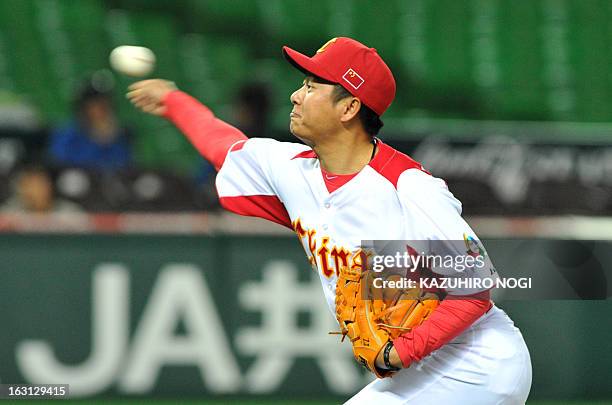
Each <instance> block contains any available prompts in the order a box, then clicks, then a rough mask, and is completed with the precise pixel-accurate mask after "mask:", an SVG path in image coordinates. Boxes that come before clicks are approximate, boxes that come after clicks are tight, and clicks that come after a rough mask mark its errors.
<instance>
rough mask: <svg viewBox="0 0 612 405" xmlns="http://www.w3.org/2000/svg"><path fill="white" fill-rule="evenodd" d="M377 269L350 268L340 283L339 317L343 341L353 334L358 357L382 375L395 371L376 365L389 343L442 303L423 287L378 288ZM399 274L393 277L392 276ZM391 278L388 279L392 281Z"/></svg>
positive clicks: (373, 370)
mask: <svg viewBox="0 0 612 405" xmlns="http://www.w3.org/2000/svg"><path fill="white" fill-rule="evenodd" d="M374 277H379V274H378V273H375V272H373V271H361V270H355V269H348V270H345V271H343V272H341V273H340V276H339V277H338V282H337V285H336V317H337V319H338V323H339V324H340V332H332V333H335V334H341V335H342V340H344V338H345V337H346V336H348V337H349V339H350V341H351V343H352V344H353V355H354V356H355V359H356V360H357V361H358V362H359V363H361V364H362V365H363V366H365V367H366V368H367V369H368V370H370V371H371V372H373V373H374V374H376V376H377V377H379V378H384V377H390V376H391V375H393V374H394V373H395V372H394V371H391V370H381V369H378V368H377V367H376V366H375V362H376V358H377V356H378V354H379V353H380V351H381V350H383V349H384V347H385V345H386V344H387V342H389V341H392V340H393V339H395V338H397V337H398V336H400V335H401V334H402V333H406V332H409V331H410V330H411V329H412V328H414V327H415V326H418V325H420V324H421V323H423V321H424V320H425V319H427V317H428V316H429V315H430V314H431V312H432V311H433V310H434V309H435V308H436V307H437V306H438V303H439V297H438V295H436V294H434V293H429V292H425V291H423V290H421V289H419V288H412V289H388V288H387V289H385V290H384V291H381V290H380V289H375V288H374V286H373V283H372V281H373V279H374ZM393 277H397V278H399V276H391V278H393ZM389 279H390V278H387V280H389Z"/></svg>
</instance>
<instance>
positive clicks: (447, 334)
mask: <svg viewBox="0 0 612 405" xmlns="http://www.w3.org/2000/svg"><path fill="white" fill-rule="evenodd" d="M491 306H492V303H491V301H490V292H489V291H484V292H482V293H478V294H475V295H470V296H467V297H458V296H447V298H446V299H445V300H443V301H442V302H441V303H440V305H439V306H438V307H437V308H436V309H435V310H434V312H433V313H432V314H431V315H430V316H429V318H427V320H426V321H425V322H423V323H422V324H421V325H420V326H418V327H416V328H414V329H413V330H412V331H410V332H408V333H405V334H403V335H401V336H399V337H398V338H397V339H395V340H394V341H393V345H394V346H395V350H397V354H398V355H399V357H400V359H401V360H402V364H403V366H404V367H409V366H410V364H411V363H413V362H416V361H420V360H421V359H422V358H424V357H425V356H427V355H429V354H430V353H431V352H433V351H434V350H436V349H439V348H440V347H442V346H444V345H445V344H447V343H448V342H450V341H451V340H453V339H454V338H455V337H457V336H458V335H460V334H461V332H463V331H464V330H466V329H467V328H468V327H469V326H470V325H471V324H473V323H474V322H475V321H476V320H477V319H478V318H480V317H481V316H482V315H484V314H485V313H486V312H487V311H488V310H489V309H490V308H491Z"/></svg>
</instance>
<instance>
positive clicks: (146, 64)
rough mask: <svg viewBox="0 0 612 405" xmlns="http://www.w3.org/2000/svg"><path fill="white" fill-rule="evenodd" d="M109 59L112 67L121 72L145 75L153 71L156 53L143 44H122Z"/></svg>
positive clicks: (137, 75)
mask: <svg viewBox="0 0 612 405" xmlns="http://www.w3.org/2000/svg"><path fill="white" fill-rule="evenodd" d="M109 61H110V65H111V67H112V68H113V69H114V70H116V71H117V72H119V73H123V74H124V75H128V76H132V77H143V76H146V75H148V74H149V73H151V72H152V71H153V68H154V67H155V54H154V53H153V51H151V50H150V49H149V48H145V47H143V46H130V45H122V46H118V47H116V48H115V49H113V50H112V52H111V53H110V57H109Z"/></svg>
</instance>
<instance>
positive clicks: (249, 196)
mask: <svg viewBox="0 0 612 405" xmlns="http://www.w3.org/2000/svg"><path fill="white" fill-rule="evenodd" d="M217 190H218V193H219V197H220V201H221V205H223V206H224V207H225V208H227V209H229V210H230V211H234V212H236V213H238V214H242V215H252V216H258V217H262V218H266V219H269V220H272V221H275V222H278V223H280V224H282V225H285V226H287V227H290V228H292V229H293V230H294V231H295V232H296V233H297V234H298V236H299V237H300V239H301V241H302V244H303V246H304V249H305V250H306V253H307V255H308V259H309V260H310V263H311V264H312V265H313V267H314V268H315V269H316V270H317V272H318V274H319V277H320V279H321V282H322V284H323V289H324V291H325V296H326V299H327V302H328V305H329V306H330V309H331V310H332V311H334V305H335V304H334V301H335V289H336V280H337V277H338V274H339V272H340V270H341V267H342V266H357V265H361V257H362V256H361V255H359V252H360V248H361V244H362V242H363V241H370V240H397V241H428V240H435V241H445V240H448V241H462V240H463V239H464V238H465V237H466V235H469V236H471V237H473V235H474V232H473V231H472V229H471V228H470V227H469V225H468V224H467V223H466V222H465V221H464V220H463V218H461V203H460V202H459V201H458V200H457V199H456V198H455V197H454V196H453V195H452V194H451V192H450V191H449V190H448V188H447V187H446V183H445V182H444V181H443V180H440V179H438V178H435V177H433V176H431V175H430V174H429V173H427V172H426V171H425V170H424V169H423V167H422V166H421V165H420V164H419V163H417V162H415V161H414V160H412V159H411V158H410V157H408V156H406V155H405V154H403V153H400V152H398V151H396V150H395V149H393V148H391V147H390V146H388V145H386V144H384V143H382V142H381V141H378V153H377V155H376V156H375V157H374V159H373V160H372V161H371V162H370V163H369V164H368V165H367V166H365V167H364V168H363V170H361V171H360V172H359V174H357V176H355V177H354V178H353V179H351V180H350V181H349V182H348V183H346V184H345V185H343V186H342V187H340V188H339V189H337V190H335V191H333V192H332V193H330V192H329V191H328V190H327V187H326V186H325V182H324V180H323V176H322V174H321V167H320V164H319V160H318V159H317V157H316V155H315V153H314V152H313V151H312V149H310V148H309V147H308V146H305V145H301V144H297V143H286V142H278V141H275V140H272V139H258V138H254V139H249V140H248V141H244V142H240V143H238V144H236V145H234V147H233V148H232V150H231V151H230V152H229V154H228V156H227V158H226V160H225V162H224V164H223V166H222V168H221V170H220V171H219V174H218V176H217ZM450 248H452V247H450ZM438 253H439V252H438ZM454 253H456V254H461V253H465V252H454ZM489 267H490V266H489ZM489 267H486V268H482V269H481V270H480V271H482V272H483V274H482V275H477V276H482V277H488V276H490V273H489V271H490V268H489ZM434 270H435V269H434ZM475 271H477V269H475ZM470 277H474V273H473V272H472V273H470ZM484 289H485V288H481V289H470V288H462V289H447V292H448V293H451V294H461V295H465V294H473V293H476V292H479V291H482V290H484Z"/></svg>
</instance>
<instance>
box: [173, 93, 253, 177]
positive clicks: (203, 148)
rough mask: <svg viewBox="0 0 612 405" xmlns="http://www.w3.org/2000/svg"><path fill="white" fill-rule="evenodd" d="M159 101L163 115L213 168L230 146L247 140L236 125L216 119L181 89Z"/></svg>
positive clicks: (222, 160) (221, 160)
mask: <svg viewBox="0 0 612 405" xmlns="http://www.w3.org/2000/svg"><path fill="white" fill-rule="evenodd" d="M163 102H164V105H165V106H166V113H165V117H166V118H167V119H168V120H170V121H171V122H172V123H173V124H174V125H176V127H177V128H178V129H179V130H181V132H183V133H184V134H185V136H187V138H188V139H189V141H190V142H191V143H192V144H193V146H195V148H196V149H197V150H198V151H199V152H200V154H201V155H202V156H204V158H205V159H206V160H208V161H209V162H210V163H211V164H212V165H213V166H214V167H215V169H216V170H219V169H220V168H221V166H222V165H223V162H224V161H225V157H226V156H227V154H228V152H229V150H230V148H231V147H232V145H235V144H236V143H238V142H241V141H246V140H247V139H248V138H247V137H246V136H245V135H244V134H243V133H242V132H241V131H240V130H239V129H238V128H235V127H233V126H231V125H230V124H228V123H226V122H224V121H222V120H220V119H218V118H216V117H215V115H214V114H213V113H212V111H210V109H208V108H207V107H206V106H205V105H203V104H202V103H200V102H199V101H198V100H196V99H195V98H193V97H191V96H190V95H188V94H186V93H183V92H182V91H179V90H176V91H172V92H170V93H168V95H166V97H165V98H164V101H163Z"/></svg>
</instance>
